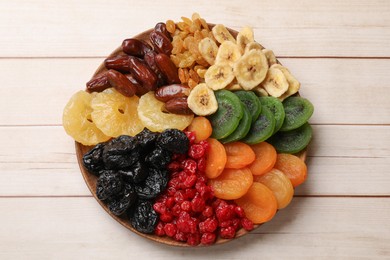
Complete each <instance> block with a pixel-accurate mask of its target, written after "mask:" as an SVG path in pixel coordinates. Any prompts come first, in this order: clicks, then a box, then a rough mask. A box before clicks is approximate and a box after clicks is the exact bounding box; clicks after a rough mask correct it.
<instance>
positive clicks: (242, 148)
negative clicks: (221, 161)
mask: <svg viewBox="0 0 390 260" xmlns="http://www.w3.org/2000/svg"><path fill="white" fill-rule="evenodd" d="M224 146H225V150H226V154H227V161H226V165H225V168H230V169H239V168H243V167H245V166H247V165H249V164H251V163H252V162H253V161H254V160H255V157H256V155H255V152H254V151H253V150H252V148H251V147H250V146H249V145H247V144H245V143H242V142H233V143H228V144H224Z"/></svg>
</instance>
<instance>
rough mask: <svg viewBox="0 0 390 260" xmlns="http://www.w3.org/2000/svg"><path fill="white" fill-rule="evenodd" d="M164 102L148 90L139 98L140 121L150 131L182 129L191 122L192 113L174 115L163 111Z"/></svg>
mask: <svg viewBox="0 0 390 260" xmlns="http://www.w3.org/2000/svg"><path fill="white" fill-rule="evenodd" d="M163 107H164V102H161V101H159V100H157V99H156V98H155V97H154V92H153V91H150V92H148V93H146V94H145V95H143V96H142V97H141V98H140V100H139V105H138V116H139V118H140V119H141V121H142V123H143V124H144V125H145V126H146V127H147V128H148V129H149V130H151V131H155V132H162V131H164V130H165V129H168V128H176V129H179V130H184V129H185V128H186V127H187V126H188V125H189V124H191V122H192V119H193V118H194V116H193V115H176V114H169V113H167V112H163Z"/></svg>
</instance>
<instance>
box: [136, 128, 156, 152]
mask: <svg viewBox="0 0 390 260" xmlns="http://www.w3.org/2000/svg"><path fill="white" fill-rule="evenodd" d="M158 135H159V134H158V133H155V132H152V131H150V130H149V129H147V128H144V130H142V131H141V132H140V133H138V134H137V135H136V136H135V137H136V138H137V140H138V143H139V146H140V152H141V153H143V154H146V153H148V152H150V151H151V150H152V149H153V148H154V144H155V142H156V139H157V137H158Z"/></svg>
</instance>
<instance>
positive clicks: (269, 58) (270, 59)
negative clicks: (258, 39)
mask: <svg viewBox="0 0 390 260" xmlns="http://www.w3.org/2000/svg"><path fill="white" fill-rule="evenodd" d="M262 52H263V53H264V54H265V57H267V61H268V65H269V66H270V67H271V66H272V65H274V64H277V63H278V62H277V61H276V57H275V54H274V52H273V51H272V50H270V49H263V50H262Z"/></svg>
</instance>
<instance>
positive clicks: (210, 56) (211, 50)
mask: <svg viewBox="0 0 390 260" xmlns="http://www.w3.org/2000/svg"><path fill="white" fill-rule="evenodd" d="M198 49H199V52H200V55H202V57H203V58H204V59H205V60H206V61H207V63H208V64H210V65H214V63H215V58H216V56H217V53H218V46H217V44H216V43H215V42H214V41H213V40H212V39H210V38H208V37H206V38H204V39H202V40H201V41H200V42H199V44H198Z"/></svg>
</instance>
